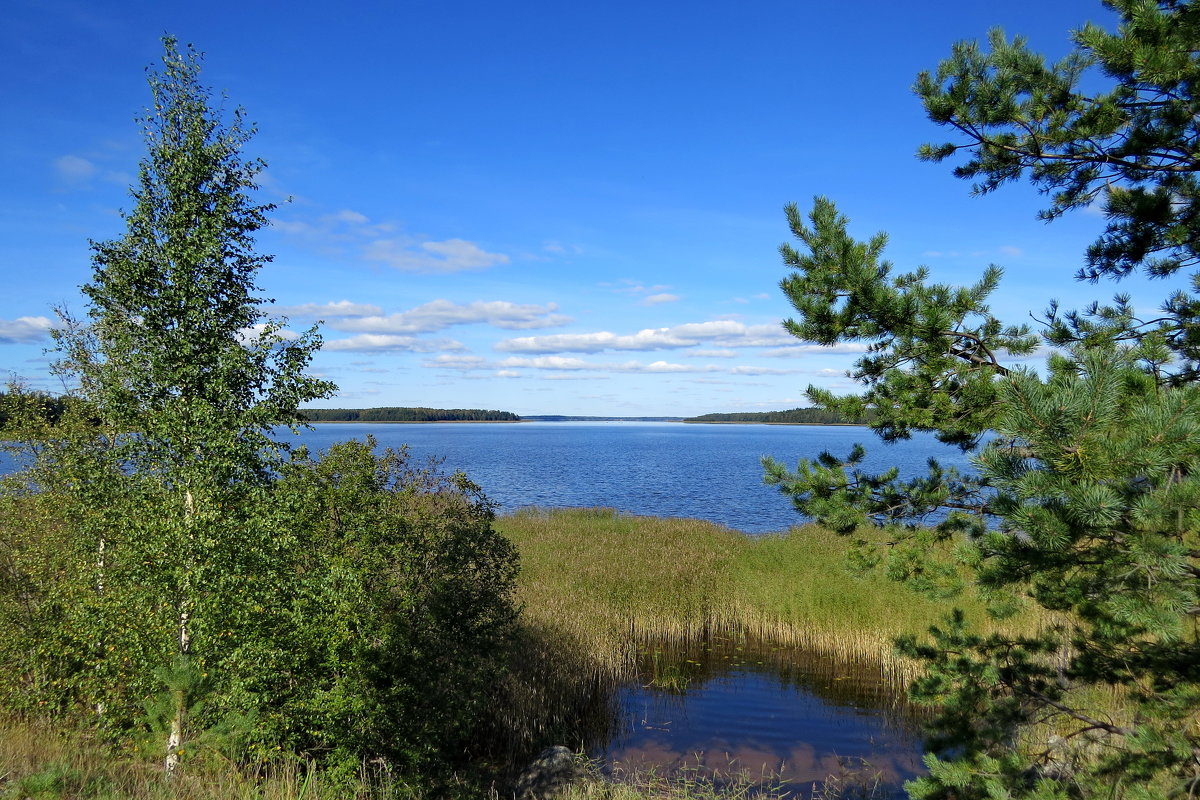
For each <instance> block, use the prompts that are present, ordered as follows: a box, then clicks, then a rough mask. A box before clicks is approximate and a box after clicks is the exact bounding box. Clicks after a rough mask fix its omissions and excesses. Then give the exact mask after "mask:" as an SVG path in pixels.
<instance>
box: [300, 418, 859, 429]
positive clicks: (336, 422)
mask: <svg viewBox="0 0 1200 800" xmlns="http://www.w3.org/2000/svg"><path fill="white" fill-rule="evenodd" d="M523 422H555V423H557V422H568V423H569V422H663V423H667V424H675V423H680V424H684V425H789V426H801V427H804V426H807V427H814V428H865V427H867V424H866V423H865V422H763V421H756V420H693V419H647V418H645V417H576V418H571V419H545V418H539V417H529V418H526V419H413V420H398V419H397V420H375V419H365V420H364V419H336V420H307V421H305V423H304V424H306V425H520V424H521V423H523Z"/></svg>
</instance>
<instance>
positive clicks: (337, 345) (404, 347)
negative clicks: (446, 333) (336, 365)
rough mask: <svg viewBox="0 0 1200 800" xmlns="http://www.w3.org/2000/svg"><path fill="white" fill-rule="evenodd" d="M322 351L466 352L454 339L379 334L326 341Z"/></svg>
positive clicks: (364, 334) (363, 334)
mask: <svg viewBox="0 0 1200 800" xmlns="http://www.w3.org/2000/svg"><path fill="white" fill-rule="evenodd" d="M321 349H322V350H330V351H338V352H347V351H349V352H377V351H391V352H401V353H434V352H438V351H454V350H465V349H466V348H465V347H464V346H463V344H462V342H456V341H454V340H453V339H418V338H417V337H415V336H396V335H391V334H379V333H360V334H359V335H358V336H351V337H349V338H347V339H333V340H330V341H326V342H325V343H324V344H323V345H322V346H321Z"/></svg>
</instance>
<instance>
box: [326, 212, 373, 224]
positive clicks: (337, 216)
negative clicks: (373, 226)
mask: <svg viewBox="0 0 1200 800" xmlns="http://www.w3.org/2000/svg"><path fill="white" fill-rule="evenodd" d="M325 219H328V220H329V221H330V222H345V223H346V224H348V225H366V224H367V223H369V222H370V221H371V219H370V218H369V217H368V216H367V215H366V214H360V213H358V212H357V211H354V210H353V209H349V208H343V209H342V210H341V211H336V212H334V213H333V214H329V215H327V216H326V217H325Z"/></svg>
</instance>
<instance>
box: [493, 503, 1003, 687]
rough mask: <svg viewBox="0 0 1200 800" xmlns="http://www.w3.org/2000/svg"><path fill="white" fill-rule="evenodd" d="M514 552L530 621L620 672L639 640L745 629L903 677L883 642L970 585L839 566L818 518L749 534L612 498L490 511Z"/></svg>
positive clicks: (842, 545)
mask: <svg viewBox="0 0 1200 800" xmlns="http://www.w3.org/2000/svg"><path fill="white" fill-rule="evenodd" d="M497 527H498V528H499V529H500V530H501V531H502V532H503V533H504V535H505V536H506V537H508V538H509V539H510V540H511V541H512V542H513V543H514V544H516V546H517V548H518V550H519V551H520V553H521V563H522V567H521V575H520V579H519V591H520V599H521V601H522V603H523V604H524V609H525V610H524V613H525V618H526V621H527V623H528V624H530V625H533V626H536V627H539V628H544V629H547V630H553V631H555V632H556V635H558V636H560V637H566V638H569V639H571V640H573V641H574V642H576V643H577V646H578V647H580V648H582V649H583V650H585V651H587V652H588V653H590V654H592V657H593V660H594V664H595V668H597V669H605V670H612V671H614V672H620V671H622V670H624V669H626V668H627V667H628V666H629V665H630V664H631V663H632V658H633V656H634V654H635V652H636V648H637V646H638V644H639V643H643V642H647V641H653V642H660V641H667V642H682V643H687V642H693V641H696V640H698V639H703V638H705V637H709V636H714V635H719V636H735V637H737V636H741V637H748V638H751V639H755V640H759V641H762V642H766V643H770V644H772V645H778V646H789V647H800V648H805V649H807V650H809V651H814V652H817V653H821V654H825V655H829V656H833V657H836V658H838V659H839V660H842V661H844V662H851V663H863V664H872V665H877V666H878V668H879V670H880V672H881V675H882V676H883V677H884V678H885V679H888V680H893V681H895V682H897V683H898V684H903V683H905V682H907V680H908V679H909V678H910V677H912V675H914V674H915V673H914V665H912V664H909V663H907V662H905V661H903V660H901V659H900V658H898V657H897V656H895V655H894V654H893V652H892V647H891V640H892V639H893V638H894V637H895V636H897V635H900V634H904V633H923V632H924V631H925V630H926V629H928V627H929V626H930V625H931V624H934V623H936V622H938V621H939V620H940V619H941V618H942V617H944V616H945V615H946V614H947V613H948V612H949V611H950V609H951V608H953V607H955V606H957V607H959V608H962V609H964V610H965V611H966V613H967V615H968V617H970V618H973V619H974V620H978V621H982V620H983V619H984V618H985V614H984V611H983V606H982V603H981V602H980V601H979V600H978V599H977V598H975V597H973V596H970V595H967V596H964V597H960V598H957V599H956V600H955V601H953V602H950V601H935V600H931V599H928V598H926V597H923V596H920V595H917V594H914V593H913V592H912V591H911V590H909V589H907V588H905V587H903V586H901V585H898V584H896V583H894V582H892V581H889V580H888V579H887V578H885V577H884V576H882V575H880V574H878V573H871V574H866V575H859V574H854V573H851V572H849V571H848V570H847V553H848V542H847V541H846V539H845V538H843V537H840V536H838V535H836V534H834V533H831V532H829V531H826V530H824V529H822V528H819V527H816V526H805V527H799V528H794V529H793V530H791V531H790V532H788V533H786V534H779V535H769V536H753V537H752V536H747V535H745V534H742V533H740V532H737V531H733V530H730V529H728V528H724V527H722V526H719V525H715V524H712V523H707V522H702V521H698V520H687V519H672V518H661V517H635V516H626V515H622V514H618V513H616V512H614V511H612V510H611V509H568V510H554V511H546V510H523V511H520V512H517V513H515V514H511V515H507V516H504V517H502V518H500V519H499V520H498V521H497Z"/></svg>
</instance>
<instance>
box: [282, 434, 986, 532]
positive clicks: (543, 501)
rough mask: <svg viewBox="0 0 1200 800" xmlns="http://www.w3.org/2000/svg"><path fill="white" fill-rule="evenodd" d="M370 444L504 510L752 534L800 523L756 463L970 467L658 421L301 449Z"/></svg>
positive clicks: (321, 441) (890, 448)
mask: <svg viewBox="0 0 1200 800" xmlns="http://www.w3.org/2000/svg"><path fill="white" fill-rule="evenodd" d="M367 435H373V436H374V437H375V438H376V439H377V440H378V441H379V444H380V445H381V446H386V447H399V446H401V445H408V447H409V452H410V453H411V454H412V455H413V456H414V457H415V458H417V459H422V460H423V459H426V458H430V457H439V458H444V459H445V462H444V467H445V468H446V469H447V470H450V471H454V470H462V471H464V472H466V473H467V475H468V476H469V477H470V478H471V479H472V480H473V481H475V482H476V483H478V484H479V485H480V486H482V487H483V490H484V492H485V493H486V494H487V496H488V497H490V498H491V499H492V500H494V501H496V502H498V503H499V504H500V511H501V512H502V513H503V512H505V511H513V510H515V509H517V508H521V507H522V506H544V507H547V508H563V507H573V506H605V507H611V508H615V509H617V510H619V511H624V512H627V513H632V514H648V515H654V516H665V517H692V518H696V519H705V520H709V521H711V522H718V523H721V524H723V525H728V526H729V527H731V528H736V529H737V530H741V531H746V532H748V533H765V532H769V531H779V530H785V529H786V528H788V527H790V526H791V525H794V524H796V523H797V522H799V521H801V520H800V518H799V516H798V515H797V513H796V511H795V510H794V509H793V508H792V506H791V503H790V501H789V500H788V499H787V498H786V497H784V496H783V495H781V494H780V493H779V492H778V490H776V489H774V488H772V487H769V486H765V485H764V484H763V482H762V475H763V471H762V466H761V463H760V461H761V459H762V457H763V456H764V455H769V456H773V457H774V458H776V459H778V460H780V461H782V462H783V463H785V464H787V465H789V466H794V465H795V462H796V460H797V459H798V458H814V457H816V456H817V455H818V454H819V453H821V451H823V450H830V451H831V452H833V453H834V454H835V455H838V456H844V455H846V454H847V453H849V451H850V448H851V447H852V446H853V445H854V443H855V442H862V443H863V444H864V445H866V446H867V460H866V461H865V463H864V467H865V468H867V469H871V470H879V471H882V470H883V469H886V468H888V467H891V466H898V467H900V470H901V473H902V474H917V473H920V472H923V471H924V469H925V463H926V461H927V460H928V459H929V458H930V457H931V456H932V457H935V458H938V459H939V460H941V461H942V462H943V463H944V464H948V465H949V464H953V465H957V466H960V467H966V466H967V461H966V458H965V457H964V456H963V455H962V454H961V453H960V452H959V451H958V450H957V449H955V448H949V447H946V446H944V445H942V444H940V443H939V442H937V441H936V440H935V439H934V438H933V437H932V436H928V435H917V436H914V438H913V439H912V440H910V441H907V442H901V443H898V444H894V445H884V444H883V443H881V442H879V441H878V440H877V439H875V437H874V435H873V434H872V433H871V431H870V430H868V429H867V428H861V427H854V426H815V425H695V424H686V425H685V424H683V423H677V422H676V423H654V422H584V423H577V422H522V423H507V424H501V423H494V424H485V423H424V424H386V423H326V424H319V425H316V426H314V428H313V429H312V430H308V431H303V432H302V433H301V434H300V436H299V437H298V440H299V441H300V442H303V443H305V444H307V445H309V446H310V447H311V448H314V449H318V450H320V449H324V448H326V447H328V446H329V445H331V444H333V443H334V442H338V441H342V440H345V439H354V438H358V439H361V438H363V437H365V436H367Z"/></svg>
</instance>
